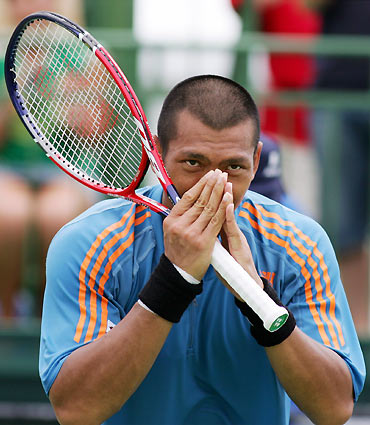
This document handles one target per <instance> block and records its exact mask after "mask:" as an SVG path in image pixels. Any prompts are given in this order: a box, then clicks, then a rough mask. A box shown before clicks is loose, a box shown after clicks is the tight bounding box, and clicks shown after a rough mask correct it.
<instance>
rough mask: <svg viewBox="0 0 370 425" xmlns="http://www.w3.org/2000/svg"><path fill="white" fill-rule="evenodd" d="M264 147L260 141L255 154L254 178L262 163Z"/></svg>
mask: <svg viewBox="0 0 370 425" xmlns="http://www.w3.org/2000/svg"><path fill="white" fill-rule="evenodd" d="M262 147H263V143H262V142H261V141H259V142H258V143H257V148H256V151H255V152H254V155H253V178H254V176H255V175H256V173H257V169H258V166H259V163H260V159H261V152H262Z"/></svg>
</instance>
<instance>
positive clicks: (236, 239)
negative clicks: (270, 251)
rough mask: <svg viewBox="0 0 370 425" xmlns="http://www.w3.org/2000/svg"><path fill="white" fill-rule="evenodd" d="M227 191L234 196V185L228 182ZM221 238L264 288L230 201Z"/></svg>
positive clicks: (236, 258) (225, 283) (224, 244)
mask: <svg viewBox="0 0 370 425" xmlns="http://www.w3.org/2000/svg"><path fill="white" fill-rule="evenodd" d="M225 192H226V193H230V196H231V197H232V185H231V183H227V184H226V186H225ZM221 238H222V244H223V246H224V247H225V248H226V249H227V250H228V251H229V252H230V254H231V255H232V256H233V257H234V258H235V260H236V261H237V262H238V263H239V264H240V265H241V266H242V267H243V268H244V270H246V271H247V272H248V273H249V275H250V276H251V277H252V278H253V279H254V280H255V281H256V284H258V285H260V286H261V288H263V283H262V280H261V278H260V277H259V275H258V273H257V270H256V267H255V265H254V261H253V257H252V253H251V250H250V247H249V245H248V242H247V239H246V238H245V236H244V235H243V233H242V232H241V230H240V229H239V226H238V224H237V223H236V220H235V215H234V204H233V203H229V204H228V206H227V208H226V217H225V223H224V225H223V227H222V231H221ZM219 278H220V279H221V281H222V282H223V283H224V285H225V286H226V287H227V288H228V289H229V290H230V291H231V292H232V293H233V294H234V296H236V297H237V298H238V299H239V300H241V301H243V300H242V299H241V298H240V297H239V295H238V294H237V293H236V292H235V291H234V290H233V289H231V288H230V286H229V285H228V284H227V282H225V281H224V280H223V279H222V278H221V277H220V276H219Z"/></svg>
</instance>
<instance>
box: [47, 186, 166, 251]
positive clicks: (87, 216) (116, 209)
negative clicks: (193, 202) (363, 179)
mask: <svg viewBox="0 0 370 425" xmlns="http://www.w3.org/2000/svg"><path fill="white" fill-rule="evenodd" d="M157 191H158V188H156V187H145V188H143V189H140V192H141V193H142V194H144V195H145V196H149V197H150V196H151V195H157V196H158V194H157ZM151 215H152V213H151V212H150V210H149V208H148V207H145V206H142V205H138V204H135V203H134V202H131V201H129V200H126V199H123V198H112V199H105V200H103V201H100V202H98V203H96V204H94V205H93V206H91V207H90V208H89V209H87V210H86V211H84V212H83V213H82V214H80V215H79V216H77V217H76V218H74V219H73V220H71V221H70V222H69V223H67V224H66V225H64V226H63V227H62V228H61V229H60V230H59V232H58V233H57V234H56V236H55V237H54V239H53V244H56V243H60V240H64V241H68V240H75V241H78V243H79V244H80V245H85V244H91V243H92V241H94V240H96V239H99V240H100V239H104V238H107V237H112V235H114V234H118V235H127V234H129V233H130V231H131V230H134V229H136V230H141V229H144V228H146V227H152V226H153V223H152V220H151V219H150V217H151Z"/></svg>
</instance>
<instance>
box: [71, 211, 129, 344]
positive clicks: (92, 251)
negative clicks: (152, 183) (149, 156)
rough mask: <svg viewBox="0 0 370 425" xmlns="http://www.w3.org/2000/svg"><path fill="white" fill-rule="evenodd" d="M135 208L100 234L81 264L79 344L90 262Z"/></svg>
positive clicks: (76, 338)
mask: <svg viewBox="0 0 370 425" xmlns="http://www.w3.org/2000/svg"><path fill="white" fill-rule="evenodd" d="M133 208H134V204H132V206H131V208H130V210H129V211H128V212H127V213H126V214H124V215H123V216H122V218H121V219H120V220H119V221H118V222H116V223H113V224H111V225H110V226H108V227H107V228H106V229H104V230H103V231H102V232H101V233H99V235H98V236H97V238H96V239H95V241H94V242H93V243H92V245H91V247H90V249H89V251H88V252H87V254H86V256H85V258H84V260H83V262H82V264H81V268H80V273H79V282H80V288H79V294H78V303H79V306H80V317H79V320H78V323H77V326H76V332H75V336H74V340H75V341H76V342H77V343H79V342H80V340H81V335H82V331H83V328H84V325H85V321H86V304H85V299H86V284H85V278H86V272H87V268H88V266H89V264H90V261H91V260H92V258H93V256H94V254H95V252H96V250H97V249H98V247H99V246H100V244H101V242H102V240H103V239H104V238H106V237H107V236H108V235H109V233H111V232H112V231H114V230H115V229H118V228H119V227H121V226H123V224H124V223H125V221H126V220H127V218H128V217H129V216H130V215H131V214H132V210H133Z"/></svg>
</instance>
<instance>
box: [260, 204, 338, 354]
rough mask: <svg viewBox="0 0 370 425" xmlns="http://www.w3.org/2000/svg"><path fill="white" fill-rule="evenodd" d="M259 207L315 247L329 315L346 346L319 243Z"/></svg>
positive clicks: (314, 250)
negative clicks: (318, 246)
mask: <svg viewBox="0 0 370 425" xmlns="http://www.w3.org/2000/svg"><path fill="white" fill-rule="evenodd" d="M257 209H258V210H260V211H261V212H262V213H263V214H264V215H265V216H266V217H270V218H274V219H276V220H278V221H279V222H280V223H281V224H282V225H284V226H290V227H291V228H292V229H293V230H294V231H295V232H296V233H297V235H298V236H299V237H300V238H301V239H303V240H304V241H305V242H306V243H307V245H309V246H311V247H312V248H313V253H314V254H315V256H316V257H317V258H318V259H319V264H320V268H321V270H322V274H323V279H324V281H325V286H326V296H327V298H328V299H329V300H330V304H329V305H330V307H329V316H330V317H331V319H332V321H333V322H334V324H335V326H336V328H337V331H338V335H339V340H340V343H341V344H342V346H344V345H345V341H344V337H343V331H342V327H341V325H340V323H339V321H338V319H337V318H336V316H335V305H336V302H335V295H334V294H333V293H332V291H331V288H330V276H329V273H328V266H327V265H326V263H325V260H324V255H323V254H322V252H321V251H319V249H318V248H317V244H316V243H315V242H314V241H313V240H312V239H310V238H309V237H308V236H307V235H306V234H304V233H303V232H302V231H301V230H300V229H298V228H297V227H296V225H295V224H294V223H293V222H290V221H286V220H283V219H282V218H281V217H280V216H279V215H278V214H276V213H273V212H270V211H267V210H266V209H265V208H263V207H262V205H257Z"/></svg>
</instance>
